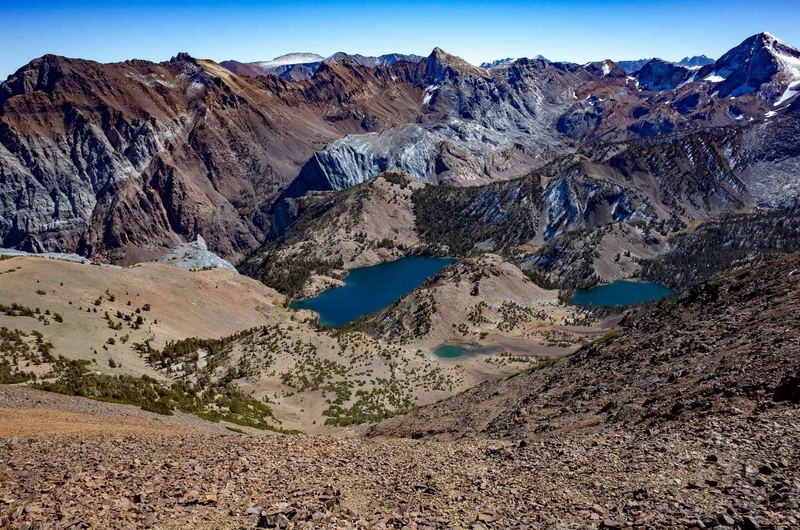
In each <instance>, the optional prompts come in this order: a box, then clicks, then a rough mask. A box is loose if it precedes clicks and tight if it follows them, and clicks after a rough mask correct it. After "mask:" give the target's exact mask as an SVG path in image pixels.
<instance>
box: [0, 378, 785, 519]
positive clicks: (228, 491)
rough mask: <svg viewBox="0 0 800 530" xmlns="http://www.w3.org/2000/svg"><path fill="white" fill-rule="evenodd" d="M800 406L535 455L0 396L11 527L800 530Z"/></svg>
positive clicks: (502, 447) (7, 392) (541, 445)
mask: <svg viewBox="0 0 800 530" xmlns="http://www.w3.org/2000/svg"><path fill="white" fill-rule="evenodd" d="M798 462H800V408H798V407H796V406H791V405H784V406H776V407H774V408H771V409H769V410H767V411H765V412H764V413H761V414H759V415H758V416H753V415H749V414H746V413H744V412H742V413H737V412H736V411H734V412H732V413H730V414H728V415H714V416H708V417H705V418H703V419H702V420H698V421H692V422H674V423H668V424H664V425H663V428H662V429H661V430H658V431H656V430H650V431H649V432H648V431H640V430H637V429H633V430H621V429H618V428H615V427H613V426H605V427H599V428H596V429H586V430H584V431H580V432H572V433H548V434H542V435H529V437H528V438H526V439H525V440H524V441H520V440H516V441H514V440H512V441H493V440H486V439H483V440H481V439H477V440H475V439H473V440H458V441H432V440H397V439H385V438H378V439H364V438H328V437H314V436H302V435H301V436H281V435H269V434H266V435H265V434H261V435H249V434H248V435H243V434H238V433H234V432H229V431H226V430H224V429H222V428H221V427H220V426H218V425H216V424H211V423H208V422H204V421H202V420H199V419H196V418H194V417H191V416H181V415H176V416H174V417H164V416H158V415H154V414H150V413H146V412H144V411H141V410H138V409H135V408H133V407H127V406H121V405H111V404H107V403H98V402H95V401H90V400H86V399H82V398H72V397H66V396H60V395H55V394H46V393H40V392H37V391H33V390H28V389H22V388H18V387H10V386H2V387H0V526H2V527H3V528H131V527H155V528H254V527H299V528H304V527H308V528H311V527H314V528H350V527H358V528H403V527H406V528H452V527H455V528H508V527H523V528H598V527H605V528H629V527H630V528H633V527H637V528H643V527H651V528H691V527H696V528H708V527H716V528H725V527H728V528H733V527H738V528H747V529H754V528H797V527H798V525H800V518H799V517H798V513H799V512H798V510H799V509H800V508H798V506H799V505H798V502H800V488H799V487H798V484H800V475H798Z"/></svg>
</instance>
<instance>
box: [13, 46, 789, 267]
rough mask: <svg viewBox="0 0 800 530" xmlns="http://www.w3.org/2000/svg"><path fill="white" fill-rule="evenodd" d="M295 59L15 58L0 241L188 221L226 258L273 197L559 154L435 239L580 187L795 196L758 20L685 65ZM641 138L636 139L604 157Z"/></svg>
mask: <svg viewBox="0 0 800 530" xmlns="http://www.w3.org/2000/svg"><path fill="white" fill-rule="evenodd" d="M304 57H305V58H302V57H301V58H297V60H301V61H302V62H300V63H292V62H291V61H293V60H295V59H292V58H282V59H280V60H277V62H272V63H270V62H265V63H258V64H250V65H245V63H236V62H231V63H229V64H227V66H228V68H226V67H225V66H222V65H220V64H217V63H215V62H213V61H209V60H203V59H196V58H193V57H191V56H189V55H187V54H179V55H177V56H176V57H174V58H173V59H172V60H170V61H166V62H163V63H152V62H148V61H139V60H132V61H126V62H121V63H111V64H100V63H96V62H93V61H87V60H81V59H67V58H64V57H58V56H54V55H46V56H43V57H41V58H38V59H35V60H33V61H31V62H30V63H28V64H27V65H25V66H23V67H22V68H20V69H19V70H18V71H17V72H15V73H14V74H12V75H11V76H10V77H9V78H8V79H7V80H6V81H5V82H4V83H3V84H2V86H1V87H0V143H2V145H3V150H2V152H0V171H2V175H3V177H4V178H3V180H2V183H0V197H1V198H2V200H0V204H2V205H3V206H2V208H3V210H2V211H0V214H2V215H0V220H1V221H0V245H2V246H3V247H15V248H20V249H25V250H34V251H56V252H78V253H80V254H81V255H84V256H88V257H92V258H95V259H99V260H103V261H109V262H118V263H124V264H128V263H133V262H137V261H141V260H142V259H148V258H151V257H153V256H157V255H160V254H162V253H163V252H164V251H165V250H166V249H169V248H172V247H174V246H175V245H176V244H178V243H181V242H185V241H193V240H195V239H196V237H197V236H198V235H202V236H203V237H204V238H205V239H206V241H207V243H208V246H209V249H210V250H211V251H213V252H215V253H217V254H219V255H220V256H221V257H222V258H225V259H228V260H229V261H231V262H232V263H234V264H238V263H239V262H240V261H241V260H243V259H244V258H245V257H246V256H248V255H250V254H252V253H253V252H254V251H257V250H258V249H259V248H260V247H261V246H262V245H263V244H264V243H265V241H266V240H267V239H268V238H269V236H270V235H272V236H279V235H280V233H282V232H283V231H284V230H285V228H286V226H287V225H286V222H287V220H288V219H287V216H285V215H284V214H285V213H286V210H285V208H286V205H285V202H286V201H287V200H291V199H295V198H297V197H301V196H305V195H307V194H309V193H311V192H315V191H326V190H327V191H331V190H333V191H337V190H342V189H345V188H349V187H351V186H354V185H357V184H359V183H362V182H365V181H367V180H368V179H370V178H373V177H375V176H376V175H378V174H380V173H382V172H384V171H386V170H392V169H396V170H400V171H403V172H405V173H407V174H409V175H410V176H412V177H413V178H414V179H415V180H416V181H419V182H423V183H428V184H436V185H445V186H476V185H486V184H491V185H494V184H496V183H498V182H500V181H504V180H506V179H515V178H519V177H520V176H522V175H527V174H528V173H530V172H531V171H532V170H537V169H539V168H542V167H546V166H548V164H552V163H553V162H554V160H559V159H560V158H561V157H563V156H564V155H565V154H569V155H574V154H578V155H579V156H580V157H581V161H580V163H579V165H580V167H581V168H582V169H574V168H573V169H572V170H571V171H573V172H574V173H575V174H574V175H571V176H569V177H568V178H569V179H571V182H569V183H568V182H565V181H564V180H563V179H564V178H567V176H566V175H560V176H559V177H560V178H561V180H559V179H557V178H556V175H550V178H549V179H543V180H542V182H541V185H542V188H543V193H544V195H543V196H542V197H541V198H540V200H537V201H535V202H534V203H533V204H532V205H526V207H531V208H533V207H535V205H536V204H539V203H541V204H542V205H544V206H546V212H538V215H539V218H538V219H539V221H537V220H536V219H537V218H536V216H535V215H531V216H530V217H529V218H525V219H523V218H521V217H519V212H518V211H516V210H517V209H518V206H517V207H515V206H513V205H508V212H506V213H507V215H508V218H505V217H504V216H503V213H504V212H503V208H505V207H506V205H505V204H497V205H495V207H494V209H495V212H494V213H493V214H490V215H484V214H480V213H478V212H468V217H469V218H471V219H472V221H463V223H462V224H463V227H462V228H459V224H458V223H455V222H454V223H451V224H450V225H449V226H451V227H452V228H453V229H454V230H455V231H456V232H459V231H460V232H461V234H460V235H454V236H453V237H454V238H455V239H454V240H452V241H449V242H447V243H449V244H452V245H454V246H455V247H460V248H466V247H468V246H470V245H471V244H472V243H474V242H473V241H470V240H469V238H468V239H464V238H465V236H466V235H467V230H468V229H467V227H470V226H473V227H474V226H475V222H476V221H477V220H478V219H481V221H488V222H500V223H501V225H502V226H503V227H505V228H508V227H509V226H510V225H511V221H512V220H514V219H518V220H522V221H524V222H523V226H522V227H519V228H515V229H514V230H513V232H512V234H510V235H507V236H504V237H503V238H502V240H500V239H498V238H497V234H489V233H485V234H483V233H482V232H484V230H483V229H481V230H479V231H478V234H477V235H476V237H475V238H474V239H477V237H480V236H483V235H485V236H487V237H489V236H492V237H494V238H495V240H496V241H495V245H493V246H492V248H493V249H494V250H498V249H499V248H500V247H502V246H504V245H506V244H507V243H508V244H511V243H512V242H514V240H517V241H519V240H521V239H523V237H524V236H525V235H526V234H529V233H533V232H532V231H531V228H532V227H533V226H534V225H536V224H537V223H538V227H537V228H538V229H537V230H536V235H537V236H540V237H542V238H546V239H549V238H551V237H553V236H555V235H556V233H557V232H559V231H563V230H567V229H571V228H573V227H576V226H578V227H580V226H581V225H583V224H597V223H600V222H601V221H602V216H604V215H606V214H605V213H602V212H605V211H606V210H605V209H603V208H599V209H594V208H592V207H591V206H589V207H587V208H584V207H583V206H586V203H588V202H591V200H590V199H593V198H594V197H595V196H596V195H598V194H599V195H601V196H602V200H612V201H614V200H615V201H616V202H615V203H614V208H613V212H612V213H613V216H612V217H610V218H613V219H615V220H619V219H623V218H627V217H630V216H635V217H638V218H640V219H641V220H643V221H645V222H647V221H648V220H649V219H652V218H654V217H656V218H668V217H670V215H671V214H673V213H674V214H675V215H677V216H678V217H681V218H682V217H695V218H700V219H704V218H706V217H708V216H711V215H716V214H717V213H719V212H721V211H727V210H731V209H742V208H745V209H747V208H751V207H752V206H754V205H759V206H768V207H773V206H775V205H776V204H777V203H779V202H781V201H783V200H784V199H788V198H789V197H791V196H796V195H797V182H796V174H797V172H796V171H795V170H796V165H797V164H796V157H797V152H796V151H797V147H796V146H797V144H798V142H797V141H796V132H797V131H796V127H797V125H796V123H797V121H798V120H797V119H796V110H797V107H798V103H797V101H796V100H797V98H796V90H794V88H792V87H794V85H793V83H795V82H796V79H795V77H796V76H795V73H794V72H795V69H794V66H793V65H795V63H796V61H797V60H800V59H798V57H800V54H798V52H797V51H796V50H795V49H794V48H792V47H791V46H789V45H787V44H786V43H783V42H782V41H780V40H779V39H777V38H776V37H774V36H772V35H769V34H766V33H763V34H758V35H754V36H752V37H750V38H748V39H746V40H745V41H743V42H742V43H741V44H740V45H738V46H736V47H734V48H733V49H731V50H730V52H728V53H726V54H724V55H723V56H722V57H721V58H720V59H718V60H717V61H715V62H713V63H710V64H706V65H704V66H702V67H700V68H699V69H694V70H693V69H689V68H688V67H686V66H684V65H672V64H668V65H664V64H661V63H657V62H656V63H653V62H652V61H651V62H650V63H648V64H646V65H644V66H643V67H642V68H641V69H640V70H638V71H637V72H635V73H634V74H633V75H627V74H626V72H625V71H624V70H622V69H621V68H619V66H617V65H616V64H614V63H613V62H612V61H602V62H596V63H589V64H586V65H578V64H573V63H563V62H552V61H548V60H546V59H544V58H536V59H518V60H514V61H501V62H500V63H498V64H497V65H494V66H491V67H490V68H480V67H477V66H473V65H470V64H468V63H467V62H466V61H463V60H462V59H459V58H458V57H455V56H452V55H450V54H448V53H446V52H444V51H443V50H441V49H438V48H437V49H435V50H433V51H432V52H431V54H430V55H429V56H428V57H425V58H419V57H414V56H403V55H401V54H389V55H386V56H381V57H362V56H348V55H346V54H336V56H335V57H331V58H328V59H326V60H320V58H319V57H317V56H313V57H307V56H304ZM308 60H310V61H311V62H306V61H308ZM286 61H289V62H286ZM268 63H269V64H268ZM292 65H305V66H303V67H301V66H298V68H297V69H295V70H294V71H295V73H288V72H289V71H291V70H292ZM311 65H313V66H311ZM274 68H277V70H273V69H274ZM235 72H239V73H241V74H242V75H237V73H235ZM262 73H267V74H269V75H260V74H262ZM274 74H277V75H274ZM281 76H283V77H281ZM287 79H288V80H287ZM731 97H733V98H735V99H731ZM701 131H708V133H707V134H706V136H705V137H703V136H702V135H700V136H696V137H693V136H691V135H692V134H693V133H698V134H700V133H701ZM723 131H727V132H723ZM726 135H727V136H726ZM672 138H675V139H674V140H673V139H672ZM690 138H694V146H693V147H690V146H687V145H684V142H685V141H688V139H690ZM641 139H653V141H655V142H656V144H657V145H656V144H654V145H653V149H652V150H650V151H648V150H647V148H646V145H647V144H646V143H639V144H638V145H640V146H644V147H642V149H643V150H642V151H641V156H638V157H637V156H630V155H625V152H626V151H630V149H631V148H632V147H631V145H632V144H631V142H633V143H635V142H636V141H637V140H641ZM664 142H666V143H664ZM619 156H622V158H619ZM626 157H627V160H626V159H625V158H626ZM581 172H583V173H585V175H583V176H580V175H577V174H579V173H581ZM575 179H579V180H580V182H578V181H576V180H575ZM30 183H36V185H35V186H29V185H28V184H30ZM523 187H524V186H523ZM777 190H780V193H778V192H777ZM485 191H486V192H487V193H488V194H489V195H491V189H488V188H486V189H485ZM495 191H497V193H498V194H499V196H498V199H497V200H508V199H512V200H513V199H514V197H513V190H501V189H500V188H496V189H495ZM522 191H523V192H524V191H525V190H522ZM508 193H510V194H511V195H512V196H511V197H509V196H508ZM567 195H573V196H575V195H577V196H582V201H581V202H582V203H584V204H578V203H576V201H574V200H572V201H567V202H565V201H564V200H562V199H563V198H565V197H566V196H567ZM662 195H664V196H663V197H662ZM614 197H615V199H614ZM445 198H446V199H447V204H450V205H451V206H453V207H455V206H459V207H460V206H464V207H470V206H471V205H472V203H470V204H462V199H459V198H456V197H445ZM487 199H491V197H487ZM645 199H647V200H648V203H649V205H647V204H645V205H643V204H642V203H641V202H640V201H644V200H645ZM486 206H488V204H487V203H485V202H483V203H482V202H481V201H480V200H478V206H476V207H481V208H483V207H486ZM426 212H427V213H429V214H431V215H432V214H433V213H434V212H431V211H430V209H428V210H426ZM595 212H600V213H599V214H597V215H595ZM289 213H290V212H289ZM288 217H291V215H289V216H288ZM425 229H426V230H428V232H426V235H425V237H426V238H431V239H437V243H439V242H440V241H438V239H441V234H439V235H436V234H434V231H432V230H433V229H428V228H427V227H426V228H425ZM487 230H488V229H487ZM420 243H421V244H423V245H424V244H427V243H428V242H426V241H421V242H420ZM539 243H541V241H539ZM473 246H474V245H473ZM344 262H345V263H344V266H345V267H347V259H346V258H345V259H344Z"/></svg>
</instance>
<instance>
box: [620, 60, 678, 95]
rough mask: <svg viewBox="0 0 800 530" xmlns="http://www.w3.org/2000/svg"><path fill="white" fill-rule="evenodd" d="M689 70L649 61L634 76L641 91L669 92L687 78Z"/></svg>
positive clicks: (665, 62)
mask: <svg viewBox="0 0 800 530" xmlns="http://www.w3.org/2000/svg"><path fill="white" fill-rule="evenodd" d="M690 72H691V70H689V69H688V68H686V67H684V66H679V65H676V64H673V63H668V62H667V61H662V60H661V59H651V60H650V61H648V62H647V63H646V64H645V65H644V66H642V67H641V68H640V69H639V70H638V71H637V72H636V73H635V74H634V77H636V80H637V81H639V87H640V88H641V89H642V90H654V91H659V90H670V89H672V88H675V87H677V86H678V85H680V84H681V83H683V82H684V81H686V79H687V78H688V77H689V75H690Z"/></svg>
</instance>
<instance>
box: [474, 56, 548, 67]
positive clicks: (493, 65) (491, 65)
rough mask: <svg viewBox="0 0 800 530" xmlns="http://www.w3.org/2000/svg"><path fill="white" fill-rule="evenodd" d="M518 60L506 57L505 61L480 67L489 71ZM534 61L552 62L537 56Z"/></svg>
mask: <svg viewBox="0 0 800 530" xmlns="http://www.w3.org/2000/svg"><path fill="white" fill-rule="evenodd" d="M516 60H517V58H516V57H506V58H505V59H495V60H494V61H489V62H484V63H481V65H480V66H481V68H486V69H489V68H494V67H496V66H503V65H506V64H511V63H513V62H514V61H516ZM533 60H535V61H545V62H550V61H548V60H547V57H545V56H544V55H537V56H536V57H534V58H533Z"/></svg>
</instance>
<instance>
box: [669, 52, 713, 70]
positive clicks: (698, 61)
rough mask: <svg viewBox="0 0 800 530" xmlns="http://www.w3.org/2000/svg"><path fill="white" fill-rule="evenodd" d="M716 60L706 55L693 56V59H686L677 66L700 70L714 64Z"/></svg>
mask: <svg viewBox="0 0 800 530" xmlns="http://www.w3.org/2000/svg"><path fill="white" fill-rule="evenodd" d="M713 62H714V59H712V58H711V57H707V56H705V55H693V56H692V57H688V56H687V57H684V58H683V59H681V60H680V61H678V62H677V63H675V64H678V65H680V66H686V67H688V68H699V67H701V66H705V65H707V64H712V63H713Z"/></svg>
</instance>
